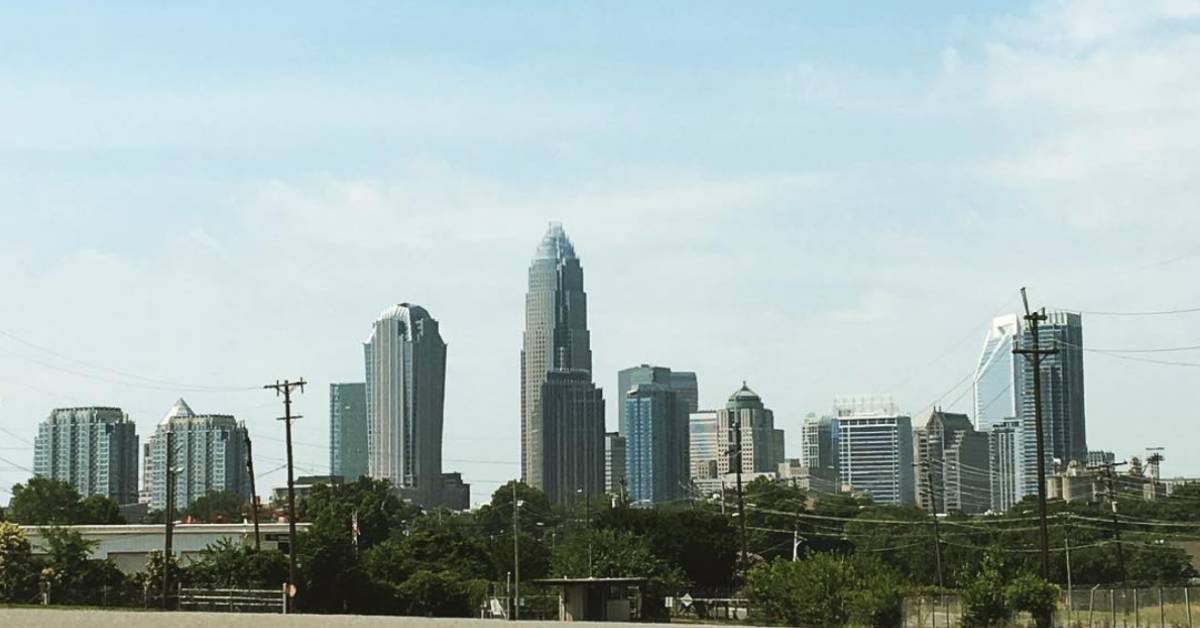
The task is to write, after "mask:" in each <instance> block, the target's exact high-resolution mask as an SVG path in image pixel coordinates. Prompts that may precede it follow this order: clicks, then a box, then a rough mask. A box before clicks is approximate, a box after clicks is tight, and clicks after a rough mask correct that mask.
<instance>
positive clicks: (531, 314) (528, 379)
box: [521, 223, 604, 499]
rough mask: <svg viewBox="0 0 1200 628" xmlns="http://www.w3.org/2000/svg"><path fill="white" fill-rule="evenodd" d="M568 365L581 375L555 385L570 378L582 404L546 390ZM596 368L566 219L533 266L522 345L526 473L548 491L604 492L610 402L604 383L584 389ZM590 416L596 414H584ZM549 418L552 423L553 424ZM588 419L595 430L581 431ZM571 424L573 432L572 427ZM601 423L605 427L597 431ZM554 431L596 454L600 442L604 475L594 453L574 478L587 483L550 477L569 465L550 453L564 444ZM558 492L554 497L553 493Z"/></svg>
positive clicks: (553, 230)
mask: <svg viewBox="0 0 1200 628" xmlns="http://www.w3.org/2000/svg"><path fill="white" fill-rule="evenodd" d="M568 371H570V372H574V373H575V374H574V375H573V376H571V377H570V378H567V377H566V376H564V377H562V378H559V380H556V381H555V382H554V385H555V386H558V387H562V386H565V382H567V380H568V379H569V380H570V383H571V385H570V387H571V388H572V389H573V390H574V391H575V392H573V393H572V395H571V397H572V398H573V399H576V400H578V403H577V404H576V403H574V402H572V403H568V404H566V405H564V404H563V399H561V398H559V397H558V396H557V395H556V399H555V400H554V401H555V403H551V404H544V403H543V390H544V385H545V384H547V382H548V380H549V379H550V378H549V374H550V373H551V372H568ZM591 371H592V349H591V342H590V338H589V334H588V328H587V295H586V294H585V293H584V291H583V267H582V266H581V265H580V263H579V258H578V257H576V256H575V247H574V245H572V244H571V241H570V240H569V239H568V238H567V234H566V232H564V231H563V228H562V225H561V224H559V223H551V224H550V228H549V229H548V230H547V231H546V235H545V236H543V237H542V242H541V244H540V245H538V249H537V255H536V256H535V257H534V259H533V263H532V264H530V266H529V292H528V293H527V294H526V295H525V342H524V346H523V348H522V349H521V476H522V478H523V479H524V481H525V482H526V483H528V484H530V485H532V486H535V487H538V488H540V489H543V490H546V489H547V488H549V487H557V488H558V489H560V492H565V491H568V490H572V491H573V490H578V489H583V490H584V491H585V492H587V493H591V492H593V490H594V489H598V491H603V485H604V481H603V477H604V465H603V462H604V421H603V404H604V402H603V398H602V397H600V391H599V390H598V389H596V390H595V391H594V392H588V391H585V390H583V388H587V387H589V386H590V387H592V388H594V385H593V384H592V383H591ZM580 373H583V374H585V376H584V377H583V380H584V381H580V377H579V374H580ZM567 406H571V407H570V408H568V407H567ZM575 406H579V407H575ZM597 408H599V409H600V417H601V419H600V420H599V422H598V423H597V421H595V420H592V419H594V417H593V414H594V413H595V412H596V409H597ZM585 416H586V417H588V420H586V421H584V420H582V419H579V417H585ZM571 417H573V418H571ZM560 419H561V420H570V421H572V422H576V421H575V419H579V421H578V425H571V426H568V425H565V424H564V425H558V423H559V422H560ZM547 422H550V423H551V425H550V426H549V428H548V427H547ZM584 425H586V427H587V429H586V432H587V433H584V431H585V430H582V429H580V428H581V427H582V426H584ZM567 429H569V430H570V431H564V430H567ZM596 429H599V432H598V433H597V434H592V433H591V432H594V431H596ZM547 431H550V432H553V433H554V434H555V435H556V439H557V440H561V439H562V438H565V437H566V436H567V435H568V434H570V438H572V439H574V438H579V439H581V441H582V442H584V443H586V447H585V448H588V450H589V452H590V451H591V449H594V448H598V449H597V451H598V452H599V454H598V455H596V456H595V459H594V465H595V466H596V469H594V473H596V474H597V475H596V476H595V477H592V472H593V470H592V469H591V468H590V467H591V466H592V464H593V459H592V456H591V455H588V456H587V457H586V458H587V462H586V463H585V464H587V465H588V468H587V469H575V470H574V471H573V473H572V476H573V478H572V479H571V480H569V481H570V482H573V483H578V482H583V484H586V486H565V485H563V482H564V481H567V480H563V479H562V478H557V479H556V478H548V477H546V476H547V474H557V473H559V472H560V471H561V470H560V469H558V468H557V466H556V465H555V461H556V460H558V461H564V460H566V458H565V457H563V456H561V455H559V454H560V453H562V452H557V451H548V448H555V447H556V445H555V442H552V441H550V440H547V439H546V434H547ZM560 444H561V443H560ZM572 458H574V456H572ZM577 462H578V461H577ZM560 480H561V481H560ZM564 494H565V493H564ZM555 497H556V496H555V495H551V498H552V499H554V498H555Z"/></svg>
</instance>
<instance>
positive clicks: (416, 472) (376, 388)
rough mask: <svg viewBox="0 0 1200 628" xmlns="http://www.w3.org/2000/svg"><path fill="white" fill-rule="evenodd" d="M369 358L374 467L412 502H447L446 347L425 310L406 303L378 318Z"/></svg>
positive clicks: (368, 347)
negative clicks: (443, 496)
mask: <svg viewBox="0 0 1200 628" xmlns="http://www.w3.org/2000/svg"><path fill="white" fill-rule="evenodd" d="M363 349H364V353H365V356H364V357H365V359H366V371H367V378H366V380H367V381H366V384H367V385H366V397H367V423H368V430H367V467H368V473H369V474H370V476H371V477H374V478H383V479H388V480H391V481H392V484H393V485H394V486H396V487H397V488H399V489H400V490H401V493H402V494H403V495H404V496H405V497H406V498H408V499H411V500H412V501H414V502H416V503H418V504H420V505H422V506H426V507H434V506H437V505H438V504H439V503H440V500H441V489H442V422H443V415H442V412H443V406H444V403H445V393H446V343H445V342H443V341H442V336H441V334H440V333H439V332H438V322H437V321H436V320H434V318H433V317H432V316H430V315H429V312H427V311H426V310H425V308H423V307H421V306H418V305H410V304H408V303H401V304H400V305H397V306H395V307H393V308H390V309H388V310H386V311H385V312H383V313H382V314H380V315H379V319H378V320H376V321H375V325H374V327H373V328H372V330H371V338H370V340H368V341H367V343H366V344H365V345H364V346H363Z"/></svg>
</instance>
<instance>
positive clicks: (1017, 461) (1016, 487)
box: [987, 419, 1037, 512]
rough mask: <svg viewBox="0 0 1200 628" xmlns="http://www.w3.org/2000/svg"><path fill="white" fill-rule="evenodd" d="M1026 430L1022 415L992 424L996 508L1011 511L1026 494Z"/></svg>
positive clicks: (990, 451)
mask: <svg viewBox="0 0 1200 628" xmlns="http://www.w3.org/2000/svg"><path fill="white" fill-rule="evenodd" d="M1024 431H1025V430H1024V428H1023V427H1022V423H1021V420H1020V419H1008V420H1006V421H1001V422H999V423H995V424H993V425H992V426H991V427H990V428H988V431H987V435H988V456H989V458H990V460H991V464H989V465H988V466H989V471H990V472H991V485H992V510H993V511H995V512H1005V511H1007V510H1008V509H1009V508H1012V507H1013V505H1014V504H1016V503H1017V502H1019V501H1021V499H1022V498H1023V497H1024V495H1025V437H1024ZM1034 460H1037V458H1036V457H1035V458H1034ZM1035 489H1036V487H1035Z"/></svg>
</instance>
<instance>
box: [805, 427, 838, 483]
mask: <svg viewBox="0 0 1200 628" xmlns="http://www.w3.org/2000/svg"><path fill="white" fill-rule="evenodd" d="M802 429H803V431H802V432H801V437H802V438H801V440H802V449H801V454H802V457H801V461H800V462H801V463H802V464H803V465H804V466H805V467H806V468H808V469H821V470H823V471H824V472H825V476H826V477H828V474H829V473H830V472H833V473H836V472H837V465H838V448H837V421H836V420H835V419H834V418H833V417H830V416H823V417H820V418H818V417H817V416H816V415H813V414H810V415H809V416H807V417H805V419H804V425H803V428H802Z"/></svg>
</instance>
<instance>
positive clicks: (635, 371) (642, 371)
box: [617, 364, 700, 434]
mask: <svg viewBox="0 0 1200 628" xmlns="http://www.w3.org/2000/svg"><path fill="white" fill-rule="evenodd" d="M638 384H658V385H660V386H665V387H667V388H670V389H671V390H673V391H675V394H676V396H677V397H678V398H679V399H681V400H682V401H683V405H684V407H685V408H687V412H688V414H691V413H693V412H696V411H697V410H699V408H700V389H699V384H698V383H697V379H696V374H695V373H693V372H691V371H672V370H671V369H670V368H669V367H665V366H653V365H650V364H642V365H640V366H635V367H632V368H627V369H622V370H620V371H618V372H617V392H618V393H620V394H621V395H622V396H624V395H626V394H628V393H629V390H630V389H631V388H633V387H634V386H637V385H638ZM625 412H626V406H625V404H624V403H622V404H621V407H620V409H619V410H618V411H617V426H618V430H619V431H620V432H621V433H622V434H624V433H625Z"/></svg>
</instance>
